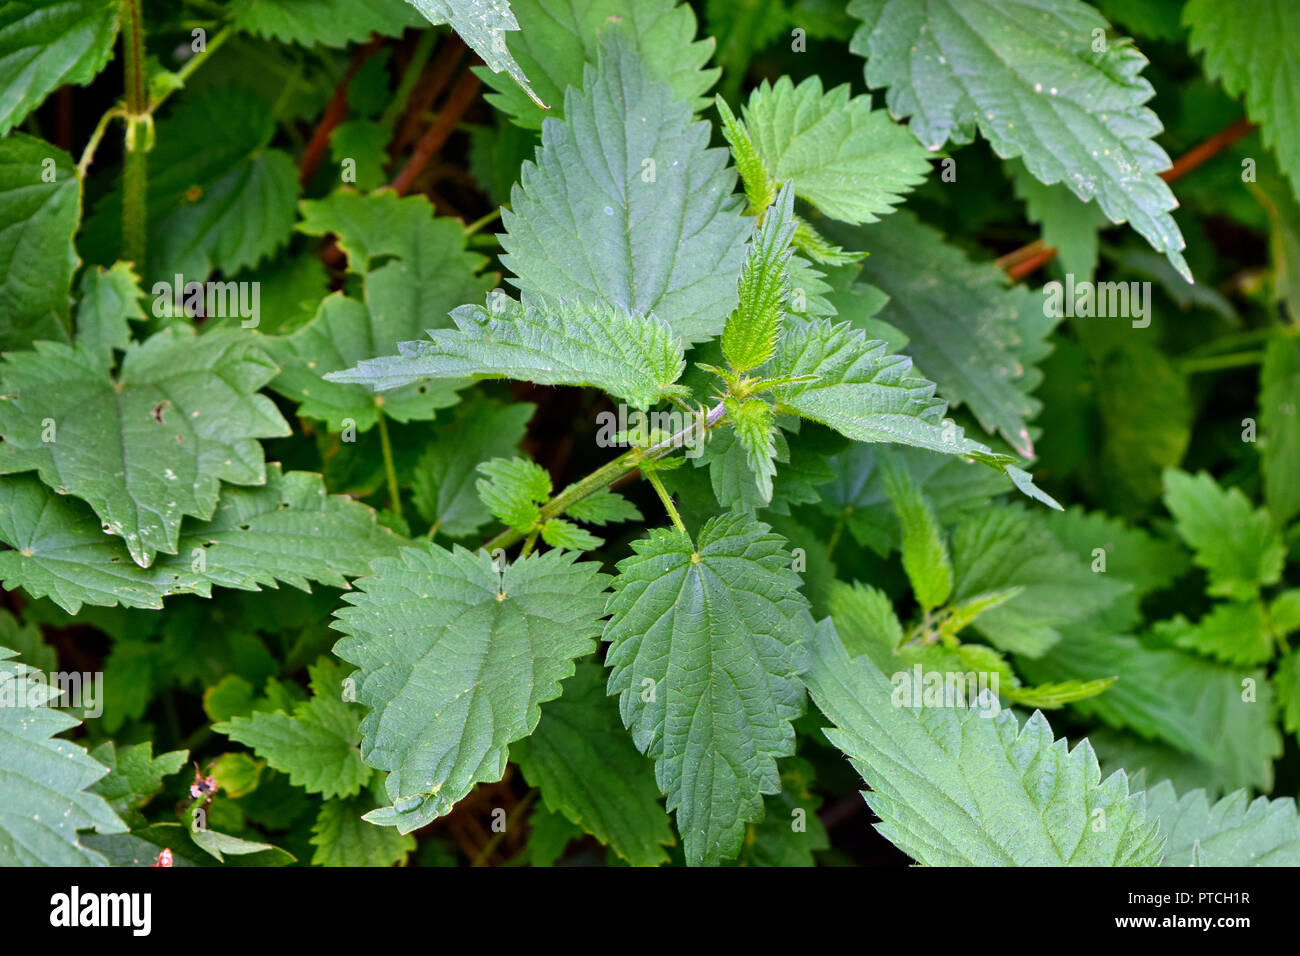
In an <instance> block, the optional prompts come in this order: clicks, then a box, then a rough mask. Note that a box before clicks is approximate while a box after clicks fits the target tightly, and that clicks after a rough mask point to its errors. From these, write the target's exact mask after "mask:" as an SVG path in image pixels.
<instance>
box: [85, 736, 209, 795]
mask: <svg viewBox="0 0 1300 956" xmlns="http://www.w3.org/2000/svg"><path fill="white" fill-rule="evenodd" d="M90 755H91V756H92V757H94V758H95V759H96V760H98V761H99V762H100V763H102V764H103V765H104V766H105V767H107V768H108V776H106V777H102V778H100V779H99V780H96V781H95V782H94V783H93V784H91V787H90V789H91V790H93V791H94V792H95V793H97V794H99V795H100V796H101V797H103V798H104V799H105V800H107V801H108V802H109V805H110V806H112V808H113V809H114V810H115V811H116V812H117V813H126V812H127V811H128V810H132V809H135V808H137V807H141V806H143V805H144V804H146V803H148V802H149V801H150V800H151V799H153V798H154V797H156V796H157V795H158V793H159V792H160V791H161V790H162V782H163V778H164V777H170V776H171V775H172V774H175V773H179V772H180V769H181V767H183V766H185V761H186V760H188V759H189V755H190V752H189V751H188V750H171V751H168V752H167V753H164V754H159V755H158V756H157V757H155V756H154V755H153V743H152V741H148V740H146V741H145V742H144V743H142V744H135V745H133V746H130V747H122V748H121V749H118V748H117V747H115V746H114V744H113V742H112V741H111V740H109V741H105V742H104V743H102V744H100V745H99V746H98V747H96V748H95V749H94V750H92V751H91V753H90Z"/></svg>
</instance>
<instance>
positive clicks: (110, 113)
mask: <svg viewBox="0 0 1300 956" xmlns="http://www.w3.org/2000/svg"><path fill="white" fill-rule="evenodd" d="M123 115H125V114H124V113H123V111H122V107H120V106H114V107H112V108H111V109H107V110H105V111H104V115H103V116H101V117H100V118H99V122H98V123H96V124H95V129H94V131H93V132H92V133H91V134H90V140H89V141H88V142H87V143H86V148H85V149H83V150H82V151H81V159H79V160H77V177H78V178H80V179H83V180H84V179H85V178H86V170H88V169H90V164H91V163H92V162H93V161H94V159H95V150H97V149H99V141H100V140H102V139H103V138H104V133H106V132H107V131H108V124H109V123H110V122H112V120H113V117H115V116H123Z"/></svg>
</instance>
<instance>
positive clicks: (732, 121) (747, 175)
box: [714, 96, 776, 212]
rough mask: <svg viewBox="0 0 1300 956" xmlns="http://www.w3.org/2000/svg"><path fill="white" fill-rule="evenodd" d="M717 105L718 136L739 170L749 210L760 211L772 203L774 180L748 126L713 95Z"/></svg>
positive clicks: (774, 188) (774, 195)
mask: <svg viewBox="0 0 1300 956" xmlns="http://www.w3.org/2000/svg"><path fill="white" fill-rule="evenodd" d="M714 105H715V106H716V107H717V108H718V118H719V119H720V120H721V121H722V137H723V139H725V140H726V141H727V145H728V146H730V147H731V159H732V162H734V163H735V164H736V172H737V173H739V174H740V182H741V184H742V185H743V186H744V187H745V199H746V201H747V202H748V204H749V208H750V210H751V211H754V212H760V211H762V210H764V209H766V208H767V207H768V206H770V205H772V202H773V200H774V199H776V183H774V182H773V181H772V174H771V173H770V172H769V171H768V168H767V165H766V164H765V163H764V162H763V158H762V157H761V156H759V155H758V149H757V147H755V146H754V141H753V139H751V138H750V135H749V130H747V129H745V125H744V124H743V123H742V122H740V120H738V119H736V114H735V113H733V112H731V107H730V106H728V105H727V101H726V100H724V99H723V98H722V97H721V96H718V97H715V98H714Z"/></svg>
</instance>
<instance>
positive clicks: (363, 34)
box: [238, 0, 423, 47]
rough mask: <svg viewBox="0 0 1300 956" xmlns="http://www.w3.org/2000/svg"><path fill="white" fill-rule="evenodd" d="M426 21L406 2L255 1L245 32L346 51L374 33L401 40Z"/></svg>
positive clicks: (246, 13) (244, 20) (243, 20)
mask: <svg viewBox="0 0 1300 956" xmlns="http://www.w3.org/2000/svg"><path fill="white" fill-rule="evenodd" d="M422 22H423V21H422V20H421V19H420V16H419V15H418V14H417V13H416V12H415V11H414V10H412V9H411V7H410V6H408V5H407V4H406V3H404V2H403V0H253V2H252V3H251V4H249V5H248V6H247V7H245V8H244V10H243V12H242V13H241V14H240V16H239V19H238V23H239V26H240V28H241V29H243V30H245V31H247V32H249V33H253V34H256V35H257V36H260V37H266V38H268V39H272V40H277V41H279V42H280V43H298V44H301V45H303V46H318V45H319V46H330V47H345V46H347V45H348V44H350V43H364V42H365V41H366V40H368V39H369V38H370V35H371V34H372V33H379V34H382V35H383V36H386V37H397V36H401V35H402V31H403V30H405V29H406V28H407V27H413V26H418V25H419V24H420V23H422Z"/></svg>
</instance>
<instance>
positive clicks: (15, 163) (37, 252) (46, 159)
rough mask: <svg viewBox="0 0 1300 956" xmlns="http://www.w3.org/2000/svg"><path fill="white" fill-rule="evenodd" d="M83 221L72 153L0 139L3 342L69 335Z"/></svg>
mask: <svg viewBox="0 0 1300 956" xmlns="http://www.w3.org/2000/svg"><path fill="white" fill-rule="evenodd" d="M110 6H116V4H110ZM21 9H22V8H21V7H18V6H11V7H7V8H6V13H7V12H8V11H9V10H13V11H14V12H15V13H17V12H19V11H21ZM5 15H6V14H5V13H0V16H5ZM33 18H35V17H33ZM2 38H3V34H2V33H0V42H2ZM3 102H4V101H3V100H0V103H3ZM51 177H52V178H51ZM80 222H81V183H80V181H79V180H78V179H77V171H76V168H75V167H74V166H73V164H72V158H71V157H70V156H68V154H67V153H65V152H63V151H62V150H59V149H55V148H54V147H53V146H51V145H50V144H49V143H46V142H45V141H43V140H39V139H36V138H35V137H34V136H28V135H26V134H25V133H14V134H13V135H12V136H7V137H5V138H4V139H0V350H4V351H8V350H11V349H22V348H29V347H30V346H31V343H32V342H33V341H34V340H37V339H48V340H51V341H56V342H66V341H68V290H69V285H70V284H71V282H72V273H73V270H75V269H76V268H77V263H78V262H79V261H80V260H79V259H78V258H77V250H76V248H75V247H74V245H73V242H72V237H73V234H74V233H75V232H76V231H77V226H78V225H79V224H80Z"/></svg>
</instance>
